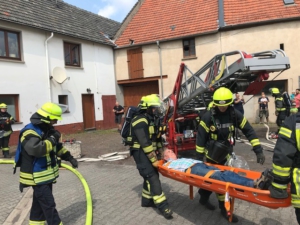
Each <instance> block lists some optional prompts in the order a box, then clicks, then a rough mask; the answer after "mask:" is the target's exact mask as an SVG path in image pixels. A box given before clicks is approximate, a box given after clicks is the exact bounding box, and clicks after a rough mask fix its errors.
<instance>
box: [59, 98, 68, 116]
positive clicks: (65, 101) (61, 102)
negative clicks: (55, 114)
mask: <svg viewBox="0 0 300 225" xmlns="http://www.w3.org/2000/svg"><path fill="white" fill-rule="evenodd" d="M58 103H59V104H62V105H66V106H69V103H68V95H59V96H58ZM69 112H70V111H69V107H67V110H66V111H64V112H63V113H69Z"/></svg>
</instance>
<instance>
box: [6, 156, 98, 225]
mask: <svg viewBox="0 0 300 225" xmlns="http://www.w3.org/2000/svg"><path fill="white" fill-rule="evenodd" d="M14 163H15V161H14V160H0V164H14ZM61 166H62V167H64V168H66V169H68V170H70V171H71V172H73V173H74V174H75V175H76V176H77V177H78V178H79V180H80V181H81V183H82V186H83V188H84V191H85V196H86V220H85V225H92V220H93V203H92V196H91V192H90V188H89V186H88V184H87V182H86V180H85V179H84V177H83V176H82V175H81V173H79V172H78V171H77V170H75V169H73V168H72V167H71V166H69V165H67V164H65V163H62V164H61Z"/></svg>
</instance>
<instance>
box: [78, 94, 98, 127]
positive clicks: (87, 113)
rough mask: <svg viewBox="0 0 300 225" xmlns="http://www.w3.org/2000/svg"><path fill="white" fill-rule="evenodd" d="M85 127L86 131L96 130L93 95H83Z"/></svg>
mask: <svg viewBox="0 0 300 225" xmlns="http://www.w3.org/2000/svg"><path fill="white" fill-rule="evenodd" d="M81 99H82V112H83V126H84V129H85V130H93V129H96V122H95V104H94V95H93V94H82V95H81Z"/></svg>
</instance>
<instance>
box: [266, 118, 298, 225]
mask: <svg viewBox="0 0 300 225" xmlns="http://www.w3.org/2000/svg"><path fill="white" fill-rule="evenodd" d="M272 175H273V182H272V185H271V186H270V187H269V190H270V194H271V196H272V197H273V198H278V199H282V198H287V197H288V193H287V187H288V183H291V195H292V205H293V206H294V208H295V213H296V217H297V221H298V224H300V112H298V113H297V114H293V115H291V116H289V117H287V118H286V119H285V121H284V122H283V124H282V126H281V127H280V130H279V133H278V139H277V142H276V145H275V148H274V155H273V170H272Z"/></svg>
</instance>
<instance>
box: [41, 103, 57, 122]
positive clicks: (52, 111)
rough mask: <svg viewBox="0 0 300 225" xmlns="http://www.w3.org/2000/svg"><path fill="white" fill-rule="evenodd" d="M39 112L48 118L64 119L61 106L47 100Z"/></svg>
mask: <svg viewBox="0 0 300 225" xmlns="http://www.w3.org/2000/svg"><path fill="white" fill-rule="evenodd" d="M37 113H38V114H39V115H41V116H43V117H45V118H48V119H49V120H62V117H61V114H62V110H61V108H60V107H59V106H58V105H56V104H54V103H52V102H47V103H45V104H44V105H42V107H41V108H40V109H39V110H38V111H37Z"/></svg>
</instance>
